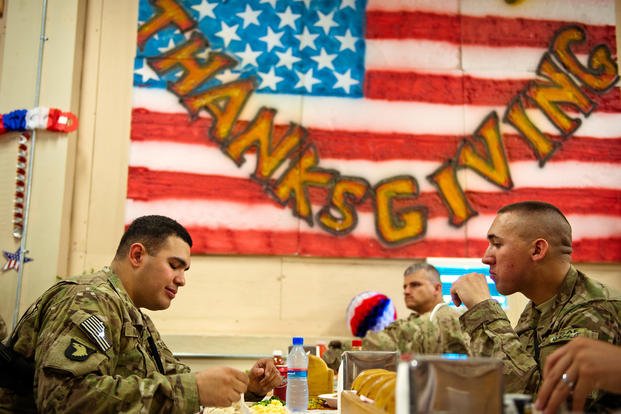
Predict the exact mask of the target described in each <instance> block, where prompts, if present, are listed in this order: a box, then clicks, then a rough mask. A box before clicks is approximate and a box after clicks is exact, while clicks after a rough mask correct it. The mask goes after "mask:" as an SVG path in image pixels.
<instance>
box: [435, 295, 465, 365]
mask: <svg viewBox="0 0 621 414" xmlns="http://www.w3.org/2000/svg"><path fill="white" fill-rule="evenodd" d="M433 322H434V323H435V324H436V325H437V326H438V328H439V330H440V344H441V345H440V346H441V352H442V353H451V354H464V355H471V352H470V335H468V333H467V332H465V331H464V330H463V329H462V328H461V323H460V321H459V313H457V311H456V310H455V309H453V308H450V307H449V306H442V307H441V308H440V309H439V310H438V312H437V313H436V315H435V317H434V321H433Z"/></svg>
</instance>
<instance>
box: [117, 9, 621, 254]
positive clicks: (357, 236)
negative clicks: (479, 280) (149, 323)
mask: <svg viewBox="0 0 621 414" xmlns="http://www.w3.org/2000/svg"><path fill="white" fill-rule="evenodd" d="M139 7H140V9H139V21H138V32H137V33H138V36H137V44H138V48H137V55H136V61H135V71H134V109H133V118H132V132H131V154H130V166H129V180H128V194H127V209H126V217H127V222H128V223H129V222H130V221H131V220H132V219H134V218H135V217H137V216H140V215H143V214H166V215H170V216H172V217H175V218H176V219H178V220H179V221H180V222H181V223H182V224H184V225H185V226H186V227H188V229H189V230H190V231H191V233H192V236H193V238H194V239H195V246H194V248H193V252H194V253H195V254H196V253H198V254H200V253H205V254H270V255H308V256H334V257H393V258H405V257H407V258H413V257H429V256H448V257H480V256H481V254H482V253H483V251H484V250H485V248H486V246H487V241H486V239H485V235H486V232H487V229H488V227H489V225H490V223H491V221H492V220H493V217H494V215H495V212H496V210H497V209H498V208H499V207H501V206H502V205H505V204H508V203H511V202H515V201H520V200H528V199H538V200H543V201H548V202H552V203H553V204H555V205H557V206H559V207H560V208H561V209H562V210H563V211H564V212H565V214H566V215H567V216H568V219H569V221H570V222H571V223H572V227H573V229H574V255H573V257H574V260H576V261H592V262H618V261H621V203H620V201H621V191H620V189H621V168H620V166H619V162H620V161H621V97H620V94H619V89H618V87H617V86H616V84H617V81H618V75H617V67H616V63H615V62H616V55H617V51H616V38H615V4H614V1H613V0H610V1H608V0H606V1H604V0H549V1H529V0H523V1H521V2H515V3H514V4H508V3H507V2H505V1H501V0H463V1H458V0H447V1H433V0H426V1H417V0H409V1H405V0H402V1H399V0H368V1H364V0H304V1H302V0H299V1H291V0H235V1H233V0H228V1H223V0H220V1H216V0H151V1H148V0H140V6H139Z"/></svg>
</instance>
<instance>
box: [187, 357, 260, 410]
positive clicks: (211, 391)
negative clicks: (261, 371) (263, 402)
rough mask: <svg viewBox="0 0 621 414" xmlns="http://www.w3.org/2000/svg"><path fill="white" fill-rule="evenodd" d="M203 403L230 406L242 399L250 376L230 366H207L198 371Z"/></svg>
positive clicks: (197, 383) (198, 384)
mask: <svg viewBox="0 0 621 414" xmlns="http://www.w3.org/2000/svg"><path fill="white" fill-rule="evenodd" d="M196 385H197V386H198V397H199V400H200V403H201V405H204V406H207V407H228V406H230V405H231V404H233V403H234V402H237V401H239V400H240V398H241V395H242V394H243V393H244V392H246V389H247V387H248V376H247V375H246V374H244V373H243V372H241V371H239V370H237V369H235V368H230V367H214V368H207V369H206V370H204V371H200V372H197V373H196Z"/></svg>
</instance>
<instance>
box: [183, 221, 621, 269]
mask: <svg viewBox="0 0 621 414" xmlns="http://www.w3.org/2000/svg"><path fill="white" fill-rule="evenodd" d="M186 227H187V229H188V231H189V232H190V234H191V235H192V240H193V242H194V244H193V246H192V253H193V254H201V253H209V254H239V253H244V254H274V255H293V254H300V255H302V256H307V255H308V256H310V255H312V256H324V257H385V258H407V259H412V258H422V257H438V256H445V255H446V252H453V256H454V257H474V258H477V257H482V255H483V253H484V252H485V249H486V248H487V246H488V242H487V240H484V239H469V240H442V239H433V237H432V236H433V235H428V236H427V237H426V238H425V239H423V240H421V241H419V242H417V243H413V244H409V245H406V246H402V247H390V248H387V247H385V246H383V245H382V244H381V243H379V242H378V241H377V239H375V238H365V237H355V236H353V235H350V236H345V237H334V236H331V235H328V234H316V233H296V232H275V231H258V230H230V229H222V228H205V227H193V226H186ZM298 243H299V246H298ZM573 246H574V253H573V255H572V258H573V260H574V261H575V262H581V261H600V262H606V261H615V260H618V257H619V251H621V238H605V239H581V240H577V241H575V242H574V244H573Z"/></svg>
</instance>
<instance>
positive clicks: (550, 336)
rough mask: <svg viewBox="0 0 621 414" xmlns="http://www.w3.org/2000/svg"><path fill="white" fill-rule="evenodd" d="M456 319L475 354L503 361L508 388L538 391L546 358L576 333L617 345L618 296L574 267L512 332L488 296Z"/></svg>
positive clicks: (620, 340)
mask: <svg viewBox="0 0 621 414" xmlns="http://www.w3.org/2000/svg"><path fill="white" fill-rule="evenodd" d="M460 319H461V323H462V326H463V328H464V329H465V330H466V331H467V332H468V333H469V334H470V337H471V350H472V353H473V354H474V355H476V356H486V357H496V358H499V359H502V360H503V363H504V377H505V391H506V392H518V393H527V394H534V393H536V392H537V390H538V389H539V385H540V382H541V369H542V368H543V366H544V364H545V360H546V358H547V357H548V356H549V355H550V354H551V353H552V352H554V351H555V350H556V349H558V348H559V347H561V346H562V345H564V344H566V343H567V342H568V341H570V340H571V339H572V338H574V337H577V336H584V337H587V338H593V339H599V340H602V341H607V342H610V343H612V344H621V294H619V293H618V292H615V291H614V290H612V289H610V288H608V287H606V286H604V285H602V284H601V283H598V282H596V281H594V280H592V279H589V278H588V277H586V276H585V275H584V274H583V273H582V272H580V271H578V270H576V269H575V268H574V267H573V266H571V268H570V269H569V272H568V273H567V276H566V277H565V280H564V281H563V283H562V285H561V287H560V288H559V292H558V293H557V295H556V296H554V297H553V298H552V299H550V301H548V302H546V303H544V304H541V305H539V306H535V305H534V304H533V303H532V302H529V303H528V304H527V305H526V309H524V312H522V315H521V316H520V320H519V321H518V324H517V325H516V327H515V330H514V329H512V328H511V324H510V322H509V319H508V318H507V315H506V314H505V312H504V311H503V310H502V309H501V307H500V305H499V304H498V303H497V302H496V301H494V300H491V299H488V300H486V301H483V302H481V303H479V304H477V305H475V306H473V307H472V308H471V309H469V310H468V311H467V312H466V313H464V314H463V315H462V316H461V318H460ZM535 331H536V335H535Z"/></svg>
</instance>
